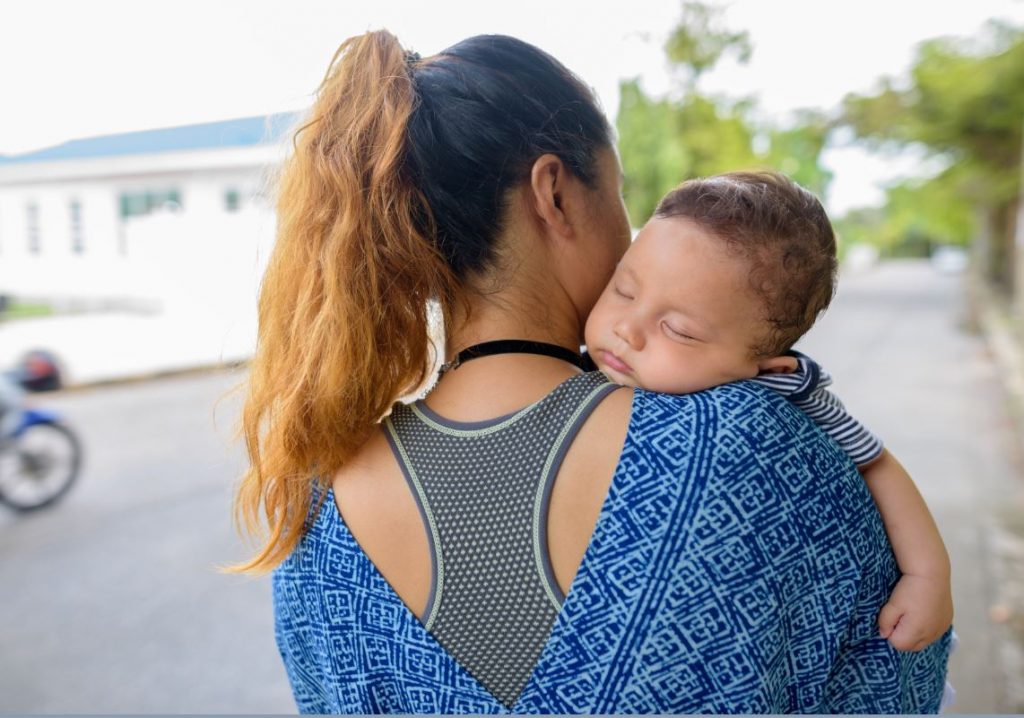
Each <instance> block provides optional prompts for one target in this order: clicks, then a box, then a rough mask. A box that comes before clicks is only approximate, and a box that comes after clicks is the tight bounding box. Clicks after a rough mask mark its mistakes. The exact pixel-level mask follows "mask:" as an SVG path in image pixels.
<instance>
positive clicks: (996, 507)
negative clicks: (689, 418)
mask: <svg viewBox="0 0 1024 718" xmlns="http://www.w3.org/2000/svg"><path fill="white" fill-rule="evenodd" d="M961 283H962V280H961V278H960V277H957V276H948V275H946V276H943V275H939V274H937V273H935V272H934V271H933V270H932V269H931V267H930V266H928V265H927V264H925V263H919V262H906V263H891V264H885V265H882V266H880V267H878V268H876V269H873V270H870V271H868V272H866V273H863V274H857V275H852V276H844V277H843V278H842V279H841V280H840V291H839V294H838V296H837V298H836V301H835V303H834V304H833V307H832V308H831V309H830V310H829V312H828V313H827V314H826V315H825V316H824V317H823V318H822V320H821V321H820V323H819V324H818V325H817V326H816V327H815V328H814V330H812V332H811V334H810V335H808V336H807V337H806V338H805V340H804V341H803V342H802V343H801V345H800V348H801V349H803V350H805V351H807V352H808V353H810V354H812V356H814V357H815V358H816V359H818V360H819V361H820V362H821V363H822V364H823V365H825V366H826V368H828V370H829V371H830V372H831V373H832V374H833V376H834V378H835V387H834V388H835V390H836V391H837V393H838V394H839V396H840V397H841V398H842V399H843V401H844V402H845V403H846V405H847V408H849V409H850V410H851V411H853V412H854V414H855V415H856V416H857V417H858V418H860V419H861V420H862V421H864V422H865V423H866V424H867V425H868V426H869V427H871V428H872V429H873V430H874V431H875V433H877V434H878V435H879V436H881V437H882V439H883V440H884V441H885V442H886V444H887V445H888V447H889V449H890V450H891V451H892V452H893V453H894V454H895V455H896V456H897V457H898V458H899V459H900V461H901V462H902V463H903V464H904V466H906V467H907V469H908V470H909V471H910V474H911V475H912V476H913V477H914V479H915V481H916V482H917V484H918V486H919V487H920V489H921V492H922V494H924V497H925V500H926V501H927V502H928V504H929V506H930V507H931V509H932V512H933V513H934V514H935V516H936V520H937V522H938V524H939V529H940V530H941V531H942V534H943V537H944V538H945V540H946V544H947V546H948V548H949V551H950V557H951V561H952V564H953V594H954V602H955V611H956V618H955V623H956V626H957V632H958V634H959V635H960V639H961V645H960V647H959V648H958V649H957V651H956V652H955V653H954V656H953V658H952V660H951V667H952V669H951V680H952V682H953V684H954V686H955V687H956V689H957V691H958V699H957V704H956V706H955V707H954V708H953V709H952V712H962V713H999V712H1019V711H1021V710H1024V705H1022V704H1021V703H1018V702H1017V701H1018V700H1019V696H1015V695H1013V694H1015V692H1016V691H1017V690H1019V684H1020V683H1021V681H1022V678H1021V676H1022V675H1024V674H1021V673H1017V672H1016V671H1017V670H1018V667H1016V666H1011V665H1008V663H1009V661H1010V660H1011V659H1013V658H1014V656H1015V655H1017V652H1016V651H1015V650H1014V648H1015V647H1014V646H1010V645H1001V643H1000V640H999V638H1000V636H1004V637H1006V638H1007V639H1009V637H1010V632H1009V631H1008V630H1007V626H1006V625H1002V624H998V625H997V624H994V623H993V622H992V621H991V620H990V619H989V610H990V608H991V607H992V606H994V605H997V604H998V603H999V602H1000V601H1001V600H1003V597H1004V596H1005V595H1006V587H1005V585H1004V584H1007V583H1008V582H1010V583H1020V582H1022V581H1024V575H1020V574H1018V575H1017V576H1007V575H1006V573H1007V564H1006V562H1005V561H1004V560H1003V559H1004V557H1003V556H1002V555H1001V553H1002V549H1004V548H1006V547H1013V549H1014V550H1017V547H1019V546H1024V543H1021V542H1020V539H1019V538H1017V537H1015V536H1014V535H1012V534H1011V533H1009V532H1008V531H1007V530H1006V526H1007V525H1008V524H1009V523H1013V522H1012V521H1011V519H1012V517H1013V515H1014V514H1016V515H1017V516H1024V505H1022V504H1021V496H1022V493H1021V492H1022V489H1024V481H1022V477H1024V473H1022V472H1021V468H1020V464H1019V449H1020V443H1019V442H1015V436H1014V433H1013V431H1012V429H1011V424H1010V422H1009V418H1008V417H1009V413H1008V411H1007V409H1008V407H1007V406H1006V405H1005V399H1004V395H1003V392H1002V390H1001V386H1000V382H999V381H998V377H997V376H996V373H995V369H994V367H993V364H992V360H991V357H990V356H989V354H988V352H987V351H986V348H985V345H984V342H983V341H982V339H981V338H979V337H977V336H975V335H972V334H970V333H968V332H965V331H964V329H963V326H962V325H963V322H964V320H965V308H964V303H963V292H962V287H961ZM1018 438H1019V437H1018Z"/></svg>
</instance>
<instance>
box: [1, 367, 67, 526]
mask: <svg viewBox="0 0 1024 718" xmlns="http://www.w3.org/2000/svg"><path fill="white" fill-rule="evenodd" d="M23 378H24V377H23V373H22V372H5V373H0V503H3V504H6V505H7V506H9V507H11V508H12V509H15V510H17V511H32V510H35V509H41V508H43V507H44V506H49V505H51V504H53V503H54V502H55V501H57V500H58V499H59V498H60V497H62V496H63V495H64V494H66V493H67V492H68V489H70V488H71V485H72V484H73V483H74V482H75V479H76V478H78V473H79V469H80V468H81V464H82V449H81V444H80V443H79V441H78V437H77V436H75V434H74V432H73V431H71V429H70V428H68V426H67V425H66V424H64V422H63V421H62V420H61V418H60V416H59V415H58V414H56V413H55V412H52V411H46V410H43V409H36V408H28V407H27V406H25V404H24V395H25V392H24V390H25V388H26V381H23ZM28 386H31V384H28Z"/></svg>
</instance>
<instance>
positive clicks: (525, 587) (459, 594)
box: [384, 372, 617, 707]
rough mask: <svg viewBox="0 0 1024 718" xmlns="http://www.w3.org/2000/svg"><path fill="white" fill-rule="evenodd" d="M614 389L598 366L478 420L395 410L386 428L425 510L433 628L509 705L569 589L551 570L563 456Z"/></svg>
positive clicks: (416, 408)
mask: <svg viewBox="0 0 1024 718" xmlns="http://www.w3.org/2000/svg"><path fill="white" fill-rule="evenodd" d="M616 388H617V385H615V384H610V383H609V382H608V380H607V379H606V378H605V377H604V376H603V375H602V374H601V373H599V372H591V373H588V374H580V375H577V376H574V377H572V378H571V379H568V380H567V381H565V382H563V383H562V384H561V385H559V386H558V387H557V388H556V389H555V390H554V391H552V392H551V393H550V394H548V395H547V396H546V397H544V398H543V399H541V400H540V401H538V402H536V403H535V404H532V405H530V406H528V407H526V408H524V409H521V410H520V411H517V412H515V413H512V414H509V415H506V416H502V417H498V418H497V419H491V420H489V421H481V422H472V423H468V422H456V421H451V420H448V419H445V418H443V417H441V416H438V415H437V414H435V413H434V412H432V411H431V410H430V409H429V408H428V407H427V406H426V405H425V404H424V403H422V402H416V403H414V404H410V405H401V404H399V405H397V406H396V407H395V409H394V411H393V412H392V413H391V415H390V416H389V417H388V418H387V419H386V420H385V424H384V425H385V435H386V436H387V439H388V442H389V443H390V444H391V449H392V451H393V452H394V454H395V458H396V459H397V460H398V463H399V464H400V465H401V467H402V472H403V473H404V474H405V478H406V480H407V481H408V482H409V486H410V488H411V490H412V493H413V496H415V497H416V501H417V503H418V505H419V509H420V513H421V515H422V518H423V522H424V525H425V526H426V529H427V538H428V543H429V545H430V553H431V562H432V569H433V570H432V581H431V588H430V596H429V598H428V600H427V607H426V610H425V611H424V613H423V617H424V625H425V626H426V629H427V630H428V631H430V633H431V634H432V635H433V636H434V637H435V638H436V639H437V641H438V642H439V643H440V644H441V645H442V646H444V648H445V650H447V651H448V652H449V653H450V654H451V655H452V657H454V658H455V660H456V661H458V662H459V664H460V665H461V666H462V667H463V668H465V669H466V670H467V671H468V672H469V673H470V674H471V675H472V676H473V677H474V678H476V679H477V680H478V681H480V683H482V684H483V685H484V686H485V687H486V688H487V689H488V690H489V691H491V693H493V694H494V696H495V697H497V698H498V699H499V700H500V701H501V702H502V703H504V704H505V705H506V706H508V707H511V706H512V705H513V704H514V703H515V701H516V699H517V698H518V697H519V694H520V693H521V692H522V690H523V688H524V686H525V685H526V682H527V681H528V680H529V678H530V674H531V672H532V671H533V667H534V666H535V665H536V663H537V661H538V659H539V658H540V653H541V651H542V650H543V648H544V644H545V643H546V642H547V638H548V635H549V634H550V632H551V628H552V626H553V624H554V621H555V618H556V616H557V615H558V611H559V609H560V608H561V605H562V602H563V601H564V600H565V596H564V595H563V594H562V591H561V590H560V589H559V587H558V584H557V582H556V581H555V577H554V574H553V572H552V570H551V561H550V557H549V554H548V547H547V513H548V501H549V498H550V495H551V485H552V481H553V479H554V477H555V475H556V474H557V473H558V469H559V466H560V465H561V463H562V459H563V458H564V457H565V453H566V451H567V450H568V448H569V445H570V444H571V443H572V441H573V439H574V438H575V436H576V433H577V432H578V431H579V428H580V426H582V424H583V422H584V421H585V420H586V418H587V417H588V416H589V415H590V413H591V412H592V411H593V409H594V407H595V406H597V404H598V403H599V402H600V401H601V399H603V398H604V397H605V396H607V395H608V393H610V392H611V391H612V390H614V389H616Z"/></svg>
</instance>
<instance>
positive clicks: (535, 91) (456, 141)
mask: <svg viewBox="0 0 1024 718" xmlns="http://www.w3.org/2000/svg"><path fill="white" fill-rule="evenodd" d="M611 147H612V131H611V128H610V127H609V125H608V122H607V120H606V119H605V118H604V116H603V114H602V113H601V111H600V110H599V109H598V107H597V104H596V102H595V100H594V97H593V94H592V93H591V91H590V90H589V89H588V88H587V87H586V86H585V85H584V84H583V83H582V82H581V81H580V80H579V79H578V78H576V77H575V76H574V75H573V74H572V73H571V72H569V71H568V70H567V69H566V68H565V67H563V66H562V65H561V64H560V63H558V62H557V61H556V60H554V59H553V58H552V57H550V56H549V55H547V54H546V53H544V52H542V51H541V50H539V49H537V48H535V47H533V46H531V45H529V44H527V43H524V42H521V41H519V40H516V39H514V38H510V37H504V36H479V37H474V38H470V39H468V40H465V41H463V42H460V43H458V44H456V45H454V46H452V47H450V48H448V49H447V50H444V51H442V52H440V53H438V54H437V55H434V56H431V57H427V58H423V59H420V58H419V57H418V56H415V55H412V54H409V53H407V52H406V51H405V49H404V48H402V46H401V45H400V44H399V43H398V41H397V39H396V38H395V37H394V36H393V35H391V34H390V33H388V32H385V31H381V32H372V33H367V34H365V35H362V36H358V37H354V38H350V39H349V40H347V41H346V42H345V43H344V44H343V45H342V46H341V48H340V49H339V50H338V52H337V54H336V55H335V57H334V60H333V61H332V63H331V66H330V68H329V70H328V72H327V75H326V77H325V78H324V80H323V82H322V84H321V86H320V88H319V91H318V93H317V98H316V101H315V103H314V105H313V107H312V109H311V111H310V113H309V116H308V117H307V120H306V122H305V123H304V124H303V125H302V126H301V127H300V128H299V129H298V130H297V132H296V133H295V138H294V152H293V153H292V155H291V157H289V159H288V160H287V161H286V162H285V165H284V167H283V169H282V173H281V179H280V191H279V197H278V204H277V215H278V231H277V240H276V244H275V248H274V252H273V255H272V256H271V259H270V262H269V264H268V268H267V271H266V274H265V275H264V279H263V285H262V288H261V293H260V299H259V321H260V326H259V338H258V345H257V352H256V354H255V356H254V358H253V361H252V364H251V367H250V377H249V395H248V398H247V401H246V405H245V410H244V414H243V426H242V430H243V433H244V436H245V439H246V444H247V447H248V451H249V456H250V462H251V467H250V469H249V471H248V472H247V474H246V476H245V477H244V479H243V482H242V485H241V487H240V489H239V494H238V499H237V504H236V506H237V510H238V515H239V516H240V518H242V519H243V522H244V523H245V524H246V525H247V526H248V527H250V528H253V527H255V526H257V525H258V523H259V521H258V519H257V515H258V513H259V511H260V508H261V504H262V512H263V515H264V516H265V517H266V519H267V521H268V523H269V524H270V527H271V530H272V535H271V538H270V541H269V542H268V543H267V544H266V546H265V547H264V548H263V551H262V552H261V553H260V554H259V555H258V556H257V557H256V558H255V559H254V560H253V561H252V562H251V563H249V564H247V565H245V566H242V567H240V568H241V569H242V570H266V569H269V568H271V567H273V566H274V565H276V563H278V562H279V561H280V560H281V559H282V558H283V557H284V556H285V555H287V553H288V552H289V551H290V550H291V548H292V547H293V546H294V545H295V542H296V541H297V540H298V539H299V538H300V537H301V533H302V527H303V518H304V514H301V507H302V506H305V504H306V503H307V502H308V499H309V496H310V490H311V481H310V477H311V475H312V474H313V473H314V472H316V473H317V474H319V475H320V477H321V478H326V477H329V476H330V475H331V474H333V472H334V471H335V470H336V469H337V468H339V467H340V466H341V465H342V464H343V463H344V462H345V461H346V460H347V459H348V458H349V457H350V456H351V455H352V454H353V452H354V451H355V450H356V449H357V448H358V447H359V446H361V445H362V443H363V442H364V441H365V440H366V438H367V436H368V435H369V433H370V431H372V429H373V427H374V426H375V425H376V423H377V422H378V421H379V420H380V417H381V416H383V415H384V414H385V413H386V411H387V410H388V409H389V407H390V406H391V404H392V403H393V402H394V401H395V400H396V399H397V398H398V397H399V396H401V395H403V394H405V393H407V392H408V391H410V390H411V389H413V388H414V387H416V386H419V385H420V384H422V383H423V381H424V379H425V378H426V377H425V375H426V372H427V367H428V364H429V349H430V341H429V338H428V333H427V326H428V300H433V301H436V302H437V304H438V305H439V306H440V308H441V313H442V315H443V317H444V319H445V320H446V321H448V320H450V319H451V317H452V313H453V309H454V307H455V306H456V303H457V302H458V301H460V299H461V298H463V297H464V296H465V293H466V291H467V289H468V288H471V287H472V286H473V280H474V278H475V277H476V276H478V275H483V274H487V273H489V272H491V271H492V270H494V269H495V267H496V264H497V258H498V256H499V251H501V250H503V248H502V247H500V246H499V245H500V244H501V242H502V241H506V240H507V235H508V234H509V233H508V232H506V231H505V230H506V226H507V225H508V224H509V223H512V222H515V221H518V220H519V219H521V218H517V217H516V216H513V215H514V211H518V210H513V208H514V207H519V204H517V203H515V202H513V201H511V200H512V198H513V197H514V196H515V191H516V190H517V189H522V188H523V187H524V186H526V185H529V183H530V182H531V181H532V182H534V183H536V181H537V166H538V163H543V162H545V161H548V162H550V160H551V158H555V162H554V164H555V165H557V167H558V168H559V171H560V172H562V173H563V175H567V176H569V177H571V180H572V182H573V183H574V185H575V186H579V187H584V188H589V189H590V190H592V192H591V193H592V194H593V195H594V196H595V197H599V198H601V199H602V201H603V200H604V199H606V198H607V197H609V196H610V192H611V193H613V194H614V196H615V197H616V199H617V195H618V192H617V185H616V187H614V188H612V190H609V188H608V187H607V184H608V182H607V181H606V180H604V179H602V177H607V175H608V174H609V169H608V166H609V162H608V160H607V157H608V155H609V153H611V152H612V150H611ZM545 166H546V165H545ZM615 170H617V163H615ZM613 176H614V175H613ZM556 202H557V200H556ZM604 233H605V236H608V230H604ZM621 249H622V248H616V249H615V250H614V252H616V253H617V252H620V251H621ZM612 264H613V262H612ZM604 265H608V262H604V264H602V265H600V266H599V265H596V264H595V265H593V266H594V267H598V268H597V269H591V268H588V269H587V271H590V272H591V273H594V274H597V273H602V274H603V276H600V277H596V276H595V277H594V278H593V282H591V284H593V285H595V286H601V285H603V283H604V281H605V280H606V279H607V275H608V274H610V271H611V265H609V266H604ZM581 286H584V285H581ZM578 294H580V296H582V297H583V299H582V301H581V302H580V304H584V305H585V304H586V302H587V301H589V297H587V296H586V294H587V290H586V289H583V290H579V291H578ZM593 299H595V300H596V294H595V295H594V297H593ZM584 309H585V310H586V311H589V306H585V307H584Z"/></svg>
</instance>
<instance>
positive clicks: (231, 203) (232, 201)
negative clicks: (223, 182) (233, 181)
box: [224, 187, 242, 212]
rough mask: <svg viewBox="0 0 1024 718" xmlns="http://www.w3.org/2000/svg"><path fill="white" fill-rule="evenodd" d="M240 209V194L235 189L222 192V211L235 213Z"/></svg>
mask: <svg viewBox="0 0 1024 718" xmlns="http://www.w3.org/2000/svg"><path fill="white" fill-rule="evenodd" d="M241 208H242V193H241V192H239V191H238V190H237V189H235V188H233V187H232V188H230V189H226V190H224V211H225V212H237V211H238V210H239V209H241Z"/></svg>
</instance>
